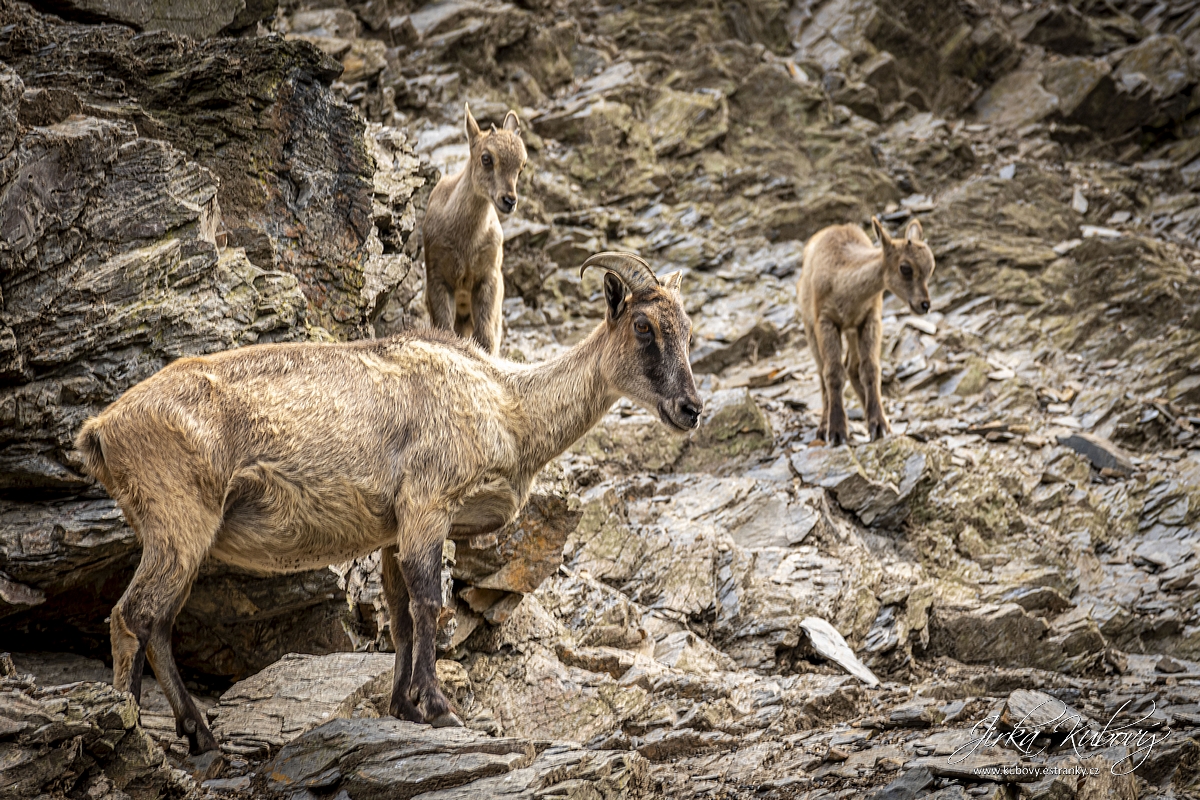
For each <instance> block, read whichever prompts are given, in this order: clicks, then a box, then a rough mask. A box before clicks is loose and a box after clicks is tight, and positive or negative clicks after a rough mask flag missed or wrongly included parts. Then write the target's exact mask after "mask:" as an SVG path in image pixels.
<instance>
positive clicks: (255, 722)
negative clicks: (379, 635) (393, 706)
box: [209, 653, 395, 752]
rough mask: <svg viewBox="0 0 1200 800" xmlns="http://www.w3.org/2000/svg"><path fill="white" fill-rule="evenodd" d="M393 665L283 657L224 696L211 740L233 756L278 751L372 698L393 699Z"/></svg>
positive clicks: (345, 657) (354, 658)
mask: <svg viewBox="0 0 1200 800" xmlns="http://www.w3.org/2000/svg"><path fill="white" fill-rule="evenodd" d="M394 663H395V656H394V655H391V654H387V653H332V654H330V655H326V656H302V655H295V654H293V655H289V656H285V657H284V658H282V659H280V660H279V661H277V662H275V663H274V664H272V665H271V666H269V667H267V668H266V669H264V670H263V671H262V672H260V673H258V674H257V675H254V676H252V677H250V678H247V679H246V680H244V681H239V682H238V683H236V684H234V685H233V686H232V687H230V689H229V691H227V692H225V694H223V695H221V700H220V702H219V704H218V705H217V707H216V708H214V709H213V710H212V711H210V712H209V716H210V718H211V719H212V731H213V735H214V736H216V738H217V741H218V742H219V743H220V744H221V745H222V747H223V748H227V749H229V751H230V752H255V751H271V752H274V751H277V750H278V749H279V748H280V747H282V746H283V745H285V744H287V743H288V742H290V741H292V740H293V739H295V738H296V737H297V736H299V735H300V734H302V733H304V732H306V731H309V730H312V729H313V728H315V727H317V726H318V725H321V724H322V723H324V722H327V721H329V720H331V719H335V718H342V717H350V716H351V715H352V714H353V713H354V710H355V707H356V706H357V705H358V704H359V703H360V702H361V701H363V700H365V699H367V698H369V697H371V696H372V695H384V696H388V697H390V694H391V685H392V667H393V665H394Z"/></svg>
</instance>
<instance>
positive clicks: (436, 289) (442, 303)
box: [425, 254, 454, 331]
mask: <svg viewBox="0 0 1200 800" xmlns="http://www.w3.org/2000/svg"><path fill="white" fill-rule="evenodd" d="M425 272H426V274H425V308H426V309H428V310H429V324H430V325H432V326H433V327H434V328H438V329H440V330H443V331H452V330H454V291H453V290H452V289H451V288H450V287H448V286H447V285H446V282H445V281H444V280H443V279H442V275H441V272H440V271H439V270H437V269H436V268H434V267H433V266H431V265H430V263H429V256H428V254H426V257H425Z"/></svg>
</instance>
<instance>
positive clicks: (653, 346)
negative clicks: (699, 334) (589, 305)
mask: <svg viewBox="0 0 1200 800" xmlns="http://www.w3.org/2000/svg"><path fill="white" fill-rule="evenodd" d="M593 266H595V267H603V268H604V269H605V270H607V272H605V273H604V300H605V303H606V305H607V321H606V325H607V326H608V334H609V335H608V343H607V346H606V350H605V353H604V365H603V369H604V373H605V377H606V378H607V379H608V380H609V382H610V383H611V384H612V385H613V386H614V387H615V388H616V389H617V390H618V391H620V392H621V394H623V395H624V396H626V397H628V398H629V399H631V400H633V401H634V402H635V403H638V404H639V405H641V406H643V407H645V408H646V409H647V410H653V411H654V412H655V413H657V414H658V416H659V417H660V418H661V419H662V421H663V422H665V423H667V424H668V425H670V426H671V427H672V428H675V429H676V430H681V431H685V430H690V429H691V428H695V427H696V426H697V425H698V424H699V423H700V411H701V409H702V408H703V407H704V403H703V401H702V400H701V399H700V395H699V393H698V392H697V391H696V381H695V379H694V378H693V377H692V365H691V362H690V361H689V360H688V355H689V342H690V341H691V337H692V321H691V320H690V319H688V315H687V312H686V311H684V309H683V295H682V294H680V291H679V283H680V281H681V280H682V278H683V275H682V273H680V272H674V273H672V274H671V275H669V276H668V277H667V278H666V280H665V281H664V282H659V280H658V278H657V277H656V276H655V274H654V271H653V270H651V269H650V265H649V264H647V263H646V262H645V261H643V260H642V259H641V258H639V257H638V256H635V255H634V254H632V253H621V252H604V253H597V254H596V255H594V256H592V257H591V258H589V259H588V260H587V261H585V262H583V266H582V267H581V268H580V271H579V272H580V275H582V274H583V271H584V270H586V269H587V268H588V267H593Z"/></svg>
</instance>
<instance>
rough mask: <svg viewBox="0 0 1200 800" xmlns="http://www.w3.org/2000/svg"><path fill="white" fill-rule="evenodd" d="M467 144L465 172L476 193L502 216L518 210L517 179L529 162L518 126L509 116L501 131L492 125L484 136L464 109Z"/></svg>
mask: <svg viewBox="0 0 1200 800" xmlns="http://www.w3.org/2000/svg"><path fill="white" fill-rule="evenodd" d="M466 110H467V119H466V126H467V144H468V145H469V146H470V148H471V168H470V170H469V171H468V176H469V180H471V181H472V183H473V184H474V187H475V191H477V192H480V193H481V194H484V195H486V196H487V198H488V200H490V201H491V202H492V205H494V206H495V207H496V210H497V211H499V212H500V213H501V214H511V213H512V212H513V211H514V210H515V209H516V207H517V178H518V177H519V176H520V174H521V170H523V169H525V162H526V161H527V160H528V159H527V156H526V154H525V143H524V142H522V141H521V122H520V120H518V119H517V115H516V114H514V113H513V112H511V111H510V112H508V114H507V115H505V117H504V123H503V124H502V125H501V127H500V130H496V126H495V125H493V126H492V129H491V130H490V131H488V132H487V133H484V132H483V131H481V130H479V123H478V122H476V121H475V117H473V116H471V107H470V106H467V109H466Z"/></svg>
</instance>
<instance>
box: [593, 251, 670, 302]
mask: <svg viewBox="0 0 1200 800" xmlns="http://www.w3.org/2000/svg"><path fill="white" fill-rule="evenodd" d="M588 267H603V268H604V269H606V270H608V271H609V272H613V273H616V275H617V276H618V277H619V278H620V279H621V280H622V281H624V282H625V285H626V286H628V287H629V291H630V292H636V291H638V290H639V289H646V288H650V287H654V286H661V285H662V284H661V283H659V281H658V276H657V275H655V274H654V270H652V269H650V265H649V264H647V263H646V260H645V259H643V258H642V257H641V256H638V255H634V254H633V253H626V252H625V251H623V250H605V251H604V252H603V253H596V255H594V256H591V257H589V258H588V260H587V261H584V262H583V266H581V267H580V268H579V277H581V278H582V277H583V273H584V271H585V270H586V269H587V268H588Z"/></svg>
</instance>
